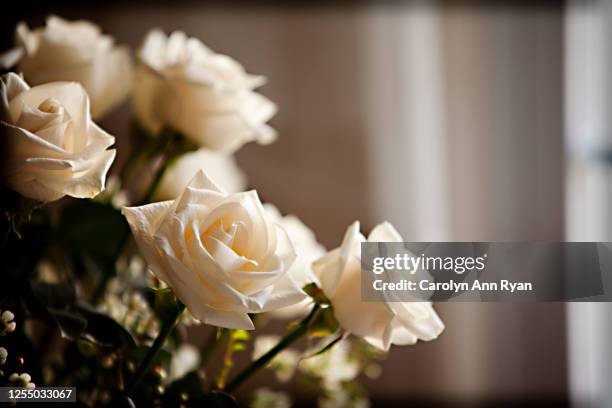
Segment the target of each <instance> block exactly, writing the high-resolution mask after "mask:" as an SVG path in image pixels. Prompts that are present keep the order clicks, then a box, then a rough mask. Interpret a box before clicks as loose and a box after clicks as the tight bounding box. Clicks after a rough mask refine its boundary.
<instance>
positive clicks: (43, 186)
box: [0, 73, 115, 202]
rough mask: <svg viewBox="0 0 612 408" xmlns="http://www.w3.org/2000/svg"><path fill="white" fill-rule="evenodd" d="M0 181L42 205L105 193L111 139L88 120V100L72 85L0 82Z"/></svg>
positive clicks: (11, 77)
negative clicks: (32, 85) (0, 178)
mask: <svg viewBox="0 0 612 408" xmlns="http://www.w3.org/2000/svg"><path fill="white" fill-rule="evenodd" d="M0 129H1V132H2V139H3V140H2V143H3V144H4V145H3V149H2V150H3V153H4V155H5V157H4V160H3V163H2V171H1V173H2V174H1V175H2V179H3V181H4V182H5V183H6V184H7V185H8V186H9V187H11V188H12V189H13V190H15V191H17V192H19V193H20V194H21V195H23V196H26V197H29V198H32V199H34V200H38V201H42V202H46V201H54V200H57V199H59V198H61V197H63V196H64V195H69V196H72V197H77V198H91V197H94V196H95V195H97V194H98V193H100V192H101V191H102V190H103V189H104V182H105V178H106V173H107V171H108V169H109V167H110V166H111V164H112V162H113V159H114V158H115V150H107V148H108V147H110V146H111V145H112V144H113V143H114V142H115V138H114V137H112V136H110V135H109V134H107V133H106V132H105V131H104V130H102V129H100V128H99V127H98V126H97V125H96V124H95V123H94V122H93V121H92V120H91V118H90V116H89V98H88V97H87V93H86V92H85V90H84V89H83V87H82V86H81V85H79V84H78V83H75V82H53V83H49V84H45V85H39V86H35V87H33V88H30V87H29V86H28V84H27V83H26V82H25V81H24V80H23V79H21V77H19V76H18V75H16V74H14V73H8V74H6V75H3V76H2V77H0Z"/></svg>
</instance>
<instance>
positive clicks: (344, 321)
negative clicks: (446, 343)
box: [313, 222, 444, 350]
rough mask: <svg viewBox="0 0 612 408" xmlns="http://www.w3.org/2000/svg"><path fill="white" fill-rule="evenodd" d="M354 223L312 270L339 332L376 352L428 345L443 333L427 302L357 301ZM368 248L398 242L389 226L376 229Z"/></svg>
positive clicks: (361, 238) (357, 243) (358, 266)
mask: <svg viewBox="0 0 612 408" xmlns="http://www.w3.org/2000/svg"><path fill="white" fill-rule="evenodd" d="M365 241H366V238H365V237H364V236H363V235H362V234H361V233H360V232H359V222H355V223H353V225H351V226H350V227H349V228H348V230H347V232H346V235H345V236H344V240H343V241H342V245H341V246H340V247H339V248H336V249H334V250H333V251H331V252H328V253H327V254H326V255H325V256H324V257H323V258H321V259H319V260H318V261H316V262H315V263H314V264H313V270H314V273H315V275H316V276H317V277H318V278H319V279H320V285H321V289H322V290H323V292H324V293H325V295H326V296H327V297H328V298H329V299H330V301H331V303H332V306H333V307H334V315H335V317H336V319H337V320H338V322H339V323H340V325H341V326H342V328H344V329H345V330H346V331H348V332H350V333H352V334H354V335H357V336H360V337H363V339H364V340H366V341H367V342H368V343H370V344H371V345H373V346H374V347H377V348H379V349H382V350H388V349H389V347H390V345H391V344H397V345H407V344H414V343H416V342H417V340H433V339H435V338H437V337H438V335H439V334H440V333H442V331H443V330H444V324H443V323H442V320H440V318H439V317H438V315H437V313H436V311H435V310H434V308H433V306H432V305H431V303H430V302H365V301H363V300H362V299H361V243H362V242H365ZM367 241H368V242H402V241H403V239H402V237H401V236H400V234H399V233H398V232H397V231H396V230H395V228H393V226H392V225H391V224H389V223H382V224H379V225H378V226H376V227H375V228H374V229H373V230H372V232H371V233H370V235H369V236H368V238H367Z"/></svg>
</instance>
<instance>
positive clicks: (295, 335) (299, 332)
mask: <svg viewBox="0 0 612 408" xmlns="http://www.w3.org/2000/svg"><path fill="white" fill-rule="evenodd" d="M319 307H320V306H319V305H318V304H315V305H314V306H313V308H312V310H311V311H310V313H309V314H308V316H306V317H305V318H304V319H303V320H302V321H301V322H300V323H299V325H298V326H297V327H296V328H295V329H293V330H292V331H291V332H289V333H287V335H286V336H285V337H283V338H282V339H281V340H280V341H279V342H278V344H277V345H276V346H274V347H273V348H272V349H271V350H270V351H268V352H267V353H266V354H264V355H263V356H261V357H259V358H258V359H257V360H255V361H253V362H252V363H251V364H250V365H249V366H248V367H246V368H245V369H244V370H242V371H241V372H240V373H239V374H238V375H237V376H236V377H234V379H233V380H232V381H230V383H229V384H228V385H227V387H225V391H227V392H230V393H231V392H233V391H234V390H235V389H236V388H237V387H238V386H239V385H241V384H242V383H243V382H244V381H246V380H248V379H249V377H251V376H252V375H253V374H254V373H255V372H256V371H257V370H259V369H260V368H263V367H265V366H266V364H268V363H269V362H270V361H271V360H272V359H273V358H274V357H276V355H277V354H278V353H280V352H281V351H283V350H284V349H285V348H287V347H289V346H290V345H291V344H293V343H294V342H295V341H297V340H298V339H299V338H300V337H302V336H303V335H304V334H306V332H307V331H308V324H309V323H310V321H311V320H312V319H313V317H314V316H315V315H316V314H317V312H318V311H319Z"/></svg>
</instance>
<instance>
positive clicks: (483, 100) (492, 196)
mask: <svg viewBox="0 0 612 408" xmlns="http://www.w3.org/2000/svg"><path fill="white" fill-rule="evenodd" d="M449 3H450V2H449ZM449 3H443V2H436V1H428V2H397V3H391V2H389V3H384V2H382V3H373V4H369V3H368V4H366V3H361V2H357V3H346V4H345V3H340V4H338V5H335V6H333V7H332V6H326V5H322V4H316V3H315V4H314V5H307V4H306V3H304V4H302V5H299V6H285V5H282V4H281V3H265V4H263V5H258V6H254V5H253V4H251V3H249V2H231V3H229V4H226V5H223V4H221V3H212V4H210V5H203V4H201V3H200V2H195V1H194V2H191V1H172V2H162V1H156V2H136V3H132V4H128V3H127V2H125V3H124V2H119V1H110V0H109V1H104V2H101V1H95V2H87V3H77V2H66V1H54V2H51V3H48V4H45V5H37V6H33V5H32V4H30V3H29V2H27V1H26V2H19V4H17V5H16V7H17V9H15V10H12V11H11V12H8V13H6V12H3V13H2V16H1V17H0V19H1V20H2V24H1V26H0V30H1V35H0V38H1V41H2V43H1V44H2V48H1V49H8V48H9V47H10V46H11V44H12V37H13V30H14V27H15V24H16V23H17V22H18V21H22V20H23V21H26V22H28V24H29V25H30V26H31V27H35V26H39V25H42V24H43V23H44V18H45V16H46V15H48V14H49V13H55V14H58V15H60V16H62V17H65V18H68V19H77V18H84V19H88V20H92V21H94V22H96V23H98V24H99V25H100V26H101V27H102V29H103V30H104V31H105V32H107V33H109V34H111V35H113V36H114V37H115V38H116V39H117V42H118V43H121V44H127V45H129V46H130V47H132V48H136V47H138V46H139V45H140V43H141V41H142V39H143V38H144V36H145V34H146V33H147V31H148V30H149V29H150V28H152V27H160V28H162V29H163V30H165V31H166V32H169V31H172V30H175V29H180V30H184V31H186V32H187V33H188V34H189V35H192V36H195V37H198V38H200V39H201V40H202V41H203V42H204V43H205V44H207V45H208V46H210V47H211V48H213V49H214V50H216V51H218V52H222V53H226V54H229V55H231V56H233V57H234V58H236V59H237V60H238V61H240V62H242V63H243V64H244V66H245V67H246V69H247V70H248V71H249V72H251V73H257V74H263V75H266V76H267V77H268V80H269V81H268V84H267V85H266V86H265V87H263V88H262V89H261V92H262V93H263V94H265V95H266V96H268V97H269V98H270V99H272V100H273V101H274V102H276V103H277V104H278V105H279V107H280V110H279V112H278V114H277V115H276V117H275V118H274V119H273V120H272V126H273V127H275V128H276V129H277V130H278V133H279V139H278V141H277V142H276V143H274V144H273V145H271V146H266V147H262V146H258V145H255V144H250V145H247V146H245V147H244V148H242V150H240V151H239V152H238V154H237V158H238V161H239V164H240V166H241V167H242V168H243V169H244V170H245V172H246V173H247V175H248V177H249V184H250V186H251V187H253V188H256V189H258V191H259V192H260V195H261V196H262V198H263V199H264V200H266V201H270V202H273V203H275V204H276V205H277V206H278V207H279V208H280V209H281V211H283V213H293V214H296V215H298V216H299V217H300V218H301V219H302V220H303V221H304V222H305V223H306V224H307V225H309V226H310V227H311V228H312V229H313V230H314V231H316V233H317V236H318V238H319V240H320V241H321V242H322V243H323V244H324V245H325V246H327V247H328V248H333V247H335V246H337V245H338V244H339V243H340V241H341V238H342V236H343V234H344V231H345V229H346V227H347V225H348V224H349V223H351V222H352V221H353V220H355V219H359V220H361V221H362V224H363V229H364V230H365V231H368V230H369V229H370V228H371V227H372V226H374V225H375V224H377V223H378V222H380V221H383V220H388V221H391V222H392V223H393V224H394V225H395V226H397V228H398V229H399V230H400V232H401V233H402V235H403V236H404V238H405V239H406V240H409V241H419V240H422V241H452V240H459V241H461V240H464V241H530V240H534V241H539V240H542V241H559V240H582V241H596V240H600V241H608V240H610V235H612V229H611V228H610V227H611V226H612V225H611V224H612V211H610V210H609V208H610V206H611V205H612V202H611V201H612V172H611V170H610V169H611V168H610V163H611V160H612V136H610V134H611V130H612V129H611V128H612V80H611V76H610V75H609V72H610V70H612V41H611V40H612V6H611V5H609V4H607V3H606V2H603V1H601V2H598V1H570V2H532V3H529V4H528V5H527V4H523V3H522V2H520V4H516V3H514V4H513V2H509V1H508V2H493V3H491V2H486V1H476V2H456V3H455V2H453V3H452V4H449ZM128 105H129V104H126V106H125V108H124V109H121V110H119V111H116V112H115V113H113V114H112V115H110V116H109V117H107V118H106V119H105V120H104V121H103V122H102V126H103V127H104V128H106V129H107V130H108V131H109V132H110V133H111V134H114V135H115V136H116V137H117V145H118V146H119V148H118V162H121V161H122V160H124V159H125V157H124V156H125V153H123V155H122V151H125V149H122V146H123V147H125V144H126V143H128V138H127V137H125V138H122V134H121V133H122V132H125V129H127V123H128V121H129V106H128ZM126 136H127V135H126ZM119 167H120V165H119V164H115V166H114V168H119ZM437 309H438V310H439V311H440V314H441V316H442V318H443V320H444V321H445V323H446V325H447V329H446V331H445V332H444V334H443V335H442V336H441V338H440V339H439V340H437V341H435V342H432V343H420V344H418V345H416V346H413V347H396V348H394V349H393V350H392V353H391V355H390V358H388V359H387V360H386V361H385V362H384V369H383V372H382V375H381V376H380V377H379V378H377V379H373V380H367V383H366V386H367V389H368V393H369V394H370V397H371V400H372V404H373V406H389V405H390V404H393V403H400V402H405V401H410V402H412V403H413V405H419V404H422V405H426V404H433V405H436V406H442V405H448V406H481V405H485V406H499V405H500V404H513V405H516V406H569V405H573V406H580V407H582V406H593V407H606V406H612V388H611V387H609V382H610V380H611V379H612V375H611V374H612V353H610V351H609V349H608V348H607V347H606V346H607V343H608V341H609V340H610V338H611V337H612V308H610V307H609V306H608V305H606V304H587V303H585V304H579V305H574V304H572V305H568V304H562V303H549V304H529V305H526V304H470V303H447V304H439V305H438V306H437ZM196 338H197V336H196ZM293 392H294V393H298V395H299V390H293Z"/></svg>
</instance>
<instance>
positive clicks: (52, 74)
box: [3, 16, 132, 118]
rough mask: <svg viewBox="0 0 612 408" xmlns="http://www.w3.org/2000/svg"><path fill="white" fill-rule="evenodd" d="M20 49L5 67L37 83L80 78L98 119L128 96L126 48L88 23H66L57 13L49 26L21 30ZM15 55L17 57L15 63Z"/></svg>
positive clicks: (129, 70)
mask: <svg viewBox="0 0 612 408" xmlns="http://www.w3.org/2000/svg"><path fill="white" fill-rule="evenodd" d="M15 37H16V42H17V48H15V49H14V50H12V51H9V52H8V53H7V54H5V55H4V56H3V60H4V63H3V65H5V66H11V65H13V63H14V62H17V61H18V66H17V69H18V70H19V71H21V72H22V73H23V76H24V78H25V79H26V80H27V81H28V83H30V84H32V85H39V84H44V83H47V82H54V81H71V82H72V81H74V82H79V83H80V84H81V85H83V87H84V88H85V90H86V91H87V93H88V95H89V98H90V100H91V114H92V116H93V117H94V118H100V117H102V116H104V114H106V113H107V112H108V111H109V110H111V109H112V108H114V107H115V106H117V105H118V104H119V103H121V102H122V101H123V100H124V99H125V98H126V97H127V95H128V92H129V90H130V82H131V75H132V60H131V58H130V54H129V52H128V50H127V48H125V47H117V46H115V44H114V40H113V38H112V37H110V36H108V35H103V34H102V33H101V32H100V29H99V28H98V27H97V26H96V25H94V24H92V23H90V22H88V21H72V22H71V21H66V20H63V19H61V18H59V17H55V16H51V17H49V18H48V19H47V25H46V26H45V27H42V28H36V29H34V30H30V29H29V28H28V26H27V25H26V24H25V23H20V24H19V25H18V26H17V29H16V35H15ZM10 59H13V60H17V61H10Z"/></svg>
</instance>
